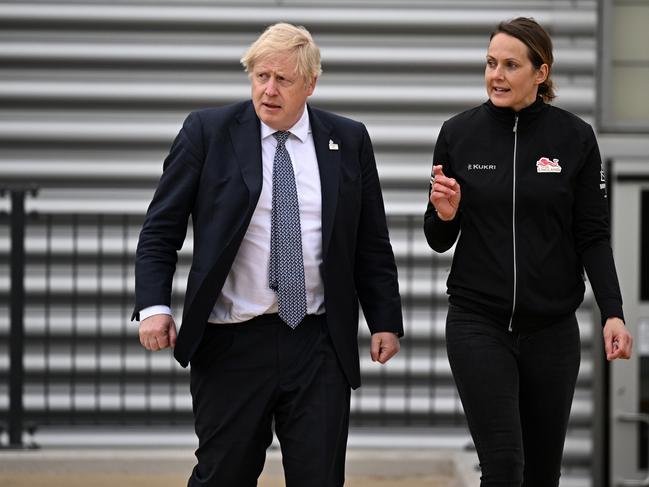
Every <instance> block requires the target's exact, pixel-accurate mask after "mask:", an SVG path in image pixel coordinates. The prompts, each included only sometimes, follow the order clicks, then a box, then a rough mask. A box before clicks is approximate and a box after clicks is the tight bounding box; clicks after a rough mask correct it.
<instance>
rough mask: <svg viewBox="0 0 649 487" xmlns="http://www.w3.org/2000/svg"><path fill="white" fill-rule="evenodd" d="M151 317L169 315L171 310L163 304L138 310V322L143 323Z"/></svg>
mask: <svg viewBox="0 0 649 487" xmlns="http://www.w3.org/2000/svg"><path fill="white" fill-rule="evenodd" d="M153 315H171V308H170V307H169V306H165V305H164V304H160V305H156V306H149V307H148V308H144V309H143V310H140V321H144V320H146V319H147V318H148V317H150V316H153Z"/></svg>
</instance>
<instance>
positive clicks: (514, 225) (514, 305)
mask: <svg viewBox="0 0 649 487" xmlns="http://www.w3.org/2000/svg"><path fill="white" fill-rule="evenodd" d="M513 132H514V164H513V167H514V173H513V174H514V177H513V178H512V179H513V183H512V243H513V250H514V295H513V299H512V315H511V317H510V318H509V331H512V322H513V321H514V312H515V311H516V287H517V286H516V279H517V276H516V146H517V145H518V115H516V118H515V119H514V129H513Z"/></svg>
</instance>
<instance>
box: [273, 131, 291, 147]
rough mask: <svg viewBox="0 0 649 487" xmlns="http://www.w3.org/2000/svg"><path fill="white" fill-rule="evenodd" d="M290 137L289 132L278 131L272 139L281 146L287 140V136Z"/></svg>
mask: <svg viewBox="0 0 649 487" xmlns="http://www.w3.org/2000/svg"><path fill="white" fill-rule="evenodd" d="M289 135H290V132H285V131H283V130H278V131H277V132H275V133H274V134H273V137H275V138H276V139H277V142H279V143H280V144H283V143H285V142H286V139H288V136H289Z"/></svg>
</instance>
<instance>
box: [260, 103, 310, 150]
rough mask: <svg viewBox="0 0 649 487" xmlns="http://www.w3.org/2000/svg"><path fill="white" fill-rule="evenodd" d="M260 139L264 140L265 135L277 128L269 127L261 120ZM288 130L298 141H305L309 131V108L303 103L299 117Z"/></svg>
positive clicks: (270, 133) (272, 132)
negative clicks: (302, 109)
mask: <svg viewBox="0 0 649 487" xmlns="http://www.w3.org/2000/svg"><path fill="white" fill-rule="evenodd" d="M260 122H261V139H262V140H264V139H266V138H267V137H270V136H271V135H273V134H274V133H275V132H277V130H275V129H273V128H270V127H269V126H268V125H266V124H265V123H264V122H263V121H261V120H260ZM288 132H291V134H292V135H294V136H295V137H297V138H298V139H299V140H300V142H305V141H306V139H307V137H308V135H309V133H310V132H311V123H310V121H309V110H308V109H307V107H306V105H304V111H303V112H302V116H301V117H300V119H299V120H298V121H297V122H296V123H295V125H293V126H292V127H291V128H290V129H288Z"/></svg>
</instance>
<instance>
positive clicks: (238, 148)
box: [230, 102, 262, 207]
mask: <svg viewBox="0 0 649 487" xmlns="http://www.w3.org/2000/svg"><path fill="white" fill-rule="evenodd" d="M237 121H238V125H237V124H233V125H232V126H230V137H231V138H232V145H233V146H234V151H235V153H236V155H237V160H238V162H239V167H240V168H241V174H242V176H243V180H244V181H245V183H246V186H247V187H248V191H249V194H250V200H251V203H253V202H254V203H253V207H254V205H256V203H257V200H258V199H259V194H260V193H261V184H262V161H261V136H260V134H261V131H260V124H259V119H258V118H257V115H256V114H255V110H254V107H253V105H252V102H250V104H248V105H246V107H245V108H244V109H243V110H242V111H241V113H240V114H239V116H238V117H237Z"/></svg>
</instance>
